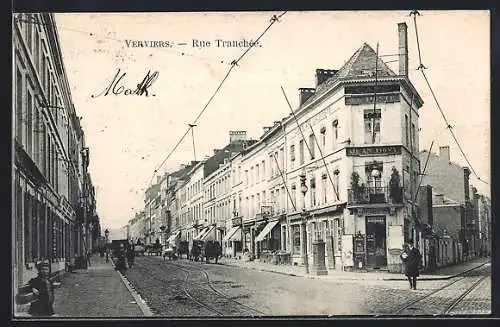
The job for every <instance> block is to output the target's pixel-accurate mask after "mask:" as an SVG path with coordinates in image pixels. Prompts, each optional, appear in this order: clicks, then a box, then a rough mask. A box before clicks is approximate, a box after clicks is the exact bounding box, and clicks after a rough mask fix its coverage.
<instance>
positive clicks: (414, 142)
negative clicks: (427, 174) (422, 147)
mask: <svg viewBox="0 0 500 327" xmlns="http://www.w3.org/2000/svg"><path fill="white" fill-rule="evenodd" d="M416 135H417V134H416V131H415V124H411V142H412V148H413V149H412V151H413V152H416V151H417V140H416Z"/></svg>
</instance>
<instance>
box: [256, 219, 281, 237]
mask: <svg viewBox="0 0 500 327" xmlns="http://www.w3.org/2000/svg"><path fill="white" fill-rule="evenodd" d="M278 223H279V221H278V220H275V221H271V222H269V223H267V225H266V227H264V229H263V230H262V232H260V234H259V235H257V237H256V238H255V242H260V241H262V240H264V237H266V235H267V234H269V233H270V232H271V230H272V229H273V228H274V226H276V225H277V224H278Z"/></svg>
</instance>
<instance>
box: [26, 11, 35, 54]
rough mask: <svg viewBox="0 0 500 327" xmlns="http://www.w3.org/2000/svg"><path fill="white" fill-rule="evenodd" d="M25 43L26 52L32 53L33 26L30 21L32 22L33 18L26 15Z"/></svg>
mask: <svg viewBox="0 0 500 327" xmlns="http://www.w3.org/2000/svg"><path fill="white" fill-rule="evenodd" d="M26 20H27V22H26V43H27V45H28V51H29V52H31V51H32V44H33V26H34V23H32V21H33V20H34V18H33V16H32V15H31V14H26Z"/></svg>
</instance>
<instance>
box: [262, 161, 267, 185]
mask: <svg viewBox="0 0 500 327" xmlns="http://www.w3.org/2000/svg"><path fill="white" fill-rule="evenodd" d="M261 167H262V181H265V180H266V162H265V161H264V160H262V162H261Z"/></svg>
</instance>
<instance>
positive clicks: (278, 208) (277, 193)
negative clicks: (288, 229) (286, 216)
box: [274, 189, 281, 212]
mask: <svg viewBox="0 0 500 327" xmlns="http://www.w3.org/2000/svg"><path fill="white" fill-rule="evenodd" d="M274 194H275V196H276V198H275V199H276V201H275V208H276V212H278V211H280V209H281V198H280V189H276V191H275V192H274Z"/></svg>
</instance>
